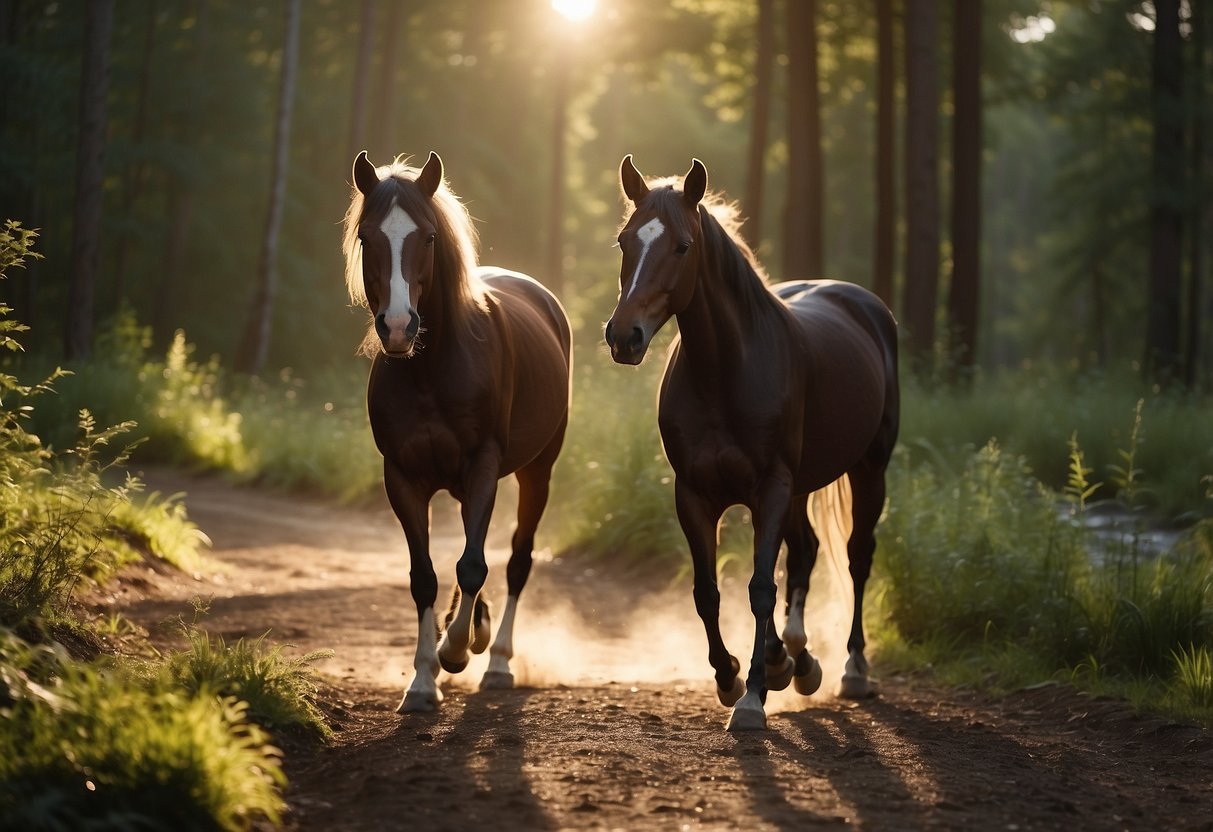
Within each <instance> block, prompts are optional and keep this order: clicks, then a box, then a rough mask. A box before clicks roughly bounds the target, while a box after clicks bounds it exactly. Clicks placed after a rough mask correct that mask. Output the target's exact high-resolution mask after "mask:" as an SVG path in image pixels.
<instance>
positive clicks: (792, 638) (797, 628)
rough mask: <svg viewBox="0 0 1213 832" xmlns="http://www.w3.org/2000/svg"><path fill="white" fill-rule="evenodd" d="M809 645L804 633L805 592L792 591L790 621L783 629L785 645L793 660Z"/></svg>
mask: <svg viewBox="0 0 1213 832" xmlns="http://www.w3.org/2000/svg"><path fill="white" fill-rule="evenodd" d="M808 643H809V639H808V636H807V635H806V634H805V631H804V590H803V589H794V590H792V603H791V604H790V605H789V606H788V621H787V624H785V625H784V627H783V644H784V647H786V648H787V649H788V655H789V656H791V657H792V658H795V657H796V656H799V655H800V651H801V650H803V649H804V648H805V645H807V644H808Z"/></svg>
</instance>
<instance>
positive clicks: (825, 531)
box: [809, 474, 853, 627]
mask: <svg viewBox="0 0 1213 832" xmlns="http://www.w3.org/2000/svg"><path fill="white" fill-rule="evenodd" d="M809 522H810V523H811V524H812V525H813V530H814V532H816V534H817V540H818V543H819V544H820V546H819V548H818V552H819V555H824V556H825V559H826V562H827V563H828V564H829V570H830V575H831V577H830V581H831V583H833V584H834V589H833V590H832V591H831V594H832V595H834V596H835V597H838V596H840V595H841V596H843V597H846V598H848V611H847V618H848V627H849V618H850V615H851V611H850V609H849V604H850V603H853V601H852V600H851V599H850V596H851V595H852V594H853V593H852V592H851V591H850V587H851V575H850V567H849V563H850V557H849V556H848V555H847V541H849V540H850V539H851V527H852V522H851V480H850V478H849V477H848V476H847V475H846V474H843V475H842V476H841V477H839V478H838V479H836V480H834V482H832V483H830V484H829V485H827V486H826V487H825V488H822V489H820V490H818V491H814V492H813V493H812V494H810V495H809Z"/></svg>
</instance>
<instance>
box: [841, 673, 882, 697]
mask: <svg viewBox="0 0 1213 832" xmlns="http://www.w3.org/2000/svg"><path fill="white" fill-rule="evenodd" d="M838 695H839V696H841V697H842V698H843V699H870V698H871V697H873V696H875V695H876V683H875V682H873V681H872V680H871V679H869V678H868V677H867V676H855V675H851V674H849V673H846V674H843V677H842V686H841V687H840V688H839V689H838Z"/></svg>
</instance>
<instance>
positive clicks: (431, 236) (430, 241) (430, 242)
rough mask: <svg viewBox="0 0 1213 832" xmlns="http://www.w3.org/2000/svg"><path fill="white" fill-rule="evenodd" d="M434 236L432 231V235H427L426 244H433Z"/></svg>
mask: <svg viewBox="0 0 1213 832" xmlns="http://www.w3.org/2000/svg"><path fill="white" fill-rule="evenodd" d="M434 236H435V235H434V234H433V232H431V233H430V236H428V237H426V238H425V244H426V245H427V246H432V245H433V244H434Z"/></svg>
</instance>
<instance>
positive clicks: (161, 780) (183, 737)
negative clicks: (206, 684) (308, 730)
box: [0, 631, 285, 829]
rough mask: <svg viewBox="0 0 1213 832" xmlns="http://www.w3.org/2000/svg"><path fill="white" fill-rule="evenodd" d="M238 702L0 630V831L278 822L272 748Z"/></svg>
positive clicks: (277, 774)
mask: <svg viewBox="0 0 1213 832" xmlns="http://www.w3.org/2000/svg"><path fill="white" fill-rule="evenodd" d="M247 710H248V709H247V706H246V704H245V703H243V702H239V701H237V700H235V699H234V698H220V697H217V696H212V695H204V696H202V695H199V696H194V695H189V694H187V693H184V692H182V691H181V690H180V689H175V688H173V687H171V686H169V685H167V684H166V683H165V682H164V681H163V680H161V679H158V678H154V679H151V680H147V679H140V678H137V677H134V676H132V675H130V674H129V673H126V672H124V671H122V670H121V669H118V668H112V667H111V668H103V667H98V666H90V665H82V664H78V663H75V662H72V661H71V660H70V659H68V658H67V657H66V655H64V654H63V653H62V652H61V651H58V650H55V649H53V648H49V647H30V646H29V645H27V644H25V643H24V642H22V641H21V640H19V639H17V638H15V637H13V636H12V635H11V634H10V633H7V632H3V631H0V826H4V828H8V829H115V828H123V829H163V828H165V827H167V826H172V827H174V828H179V829H246V828H248V827H250V826H251V825H252V824H253V823H254V822H256V821H259V820H268V821H270V822H271V823H276V822H277V821H278V819H279V817H280V814H281V811H282V808H283V803H282V798H281V797H280V795H279V793H278V788H279V787H280V786H282V785H283V784H284V782H285V778H284V777H283V774H282V770H281V768H280V765H279V760H278V756H279V753H278V751H277V749H275V748H274V747H273V746H271V745H270V744H269V737H268V736H267V735H266V733H265V732H264V731H263V730H262V729H261V728H260V727H258V726H257V725H256V724H255V723H253V722H250V721H249V719H248V714H247Z"/></svg>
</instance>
